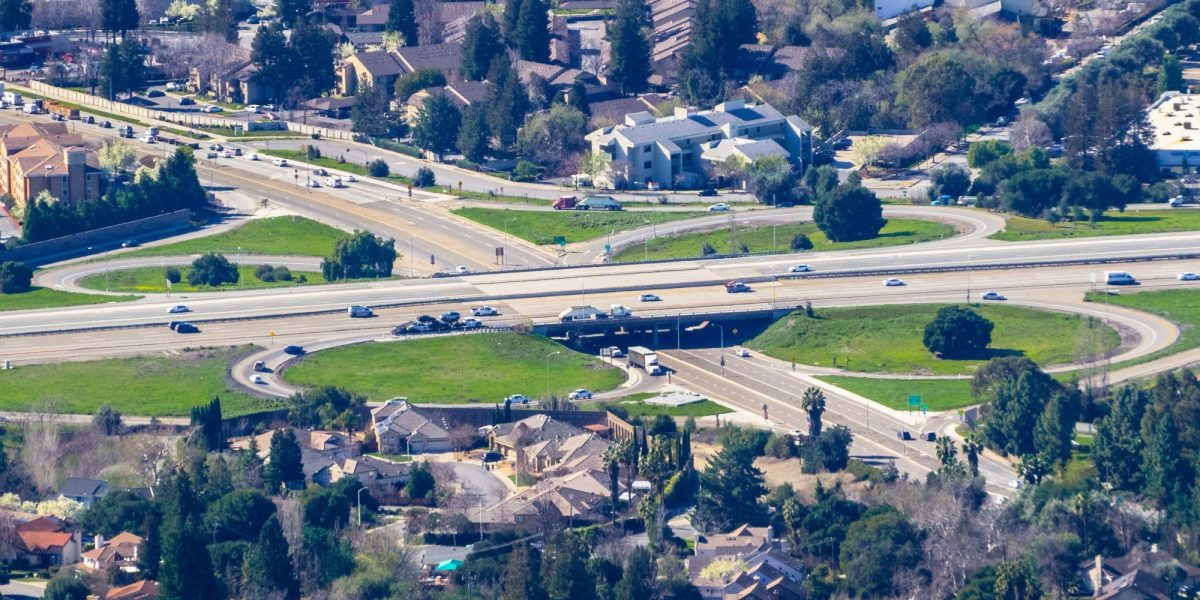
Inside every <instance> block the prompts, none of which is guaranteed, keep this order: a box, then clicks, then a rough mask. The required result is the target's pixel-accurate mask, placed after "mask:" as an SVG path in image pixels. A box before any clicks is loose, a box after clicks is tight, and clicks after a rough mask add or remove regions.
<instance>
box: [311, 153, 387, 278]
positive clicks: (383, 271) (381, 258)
mask: <svg viewBox="0 0 1200 600" xmlns="http://www.w3.org/2000/svg"><path fill="white" fill-rule="evenodd" d="M385 164H386V163H385ZM395 262H396V241H395V240H387V241H386V242H385V241H383V238H381V237H378V236H376V235H374V234H372V233H371V232H369V231H355V232H354V234H353V235H351V236H349V237H343V238H341V239H339V240H338V241H337V242H335V243H334V245H333V255H332V256H329V257H326V258H325V260H324V261H322V262H321V272H322V274H324V276H325V279H327V280H329V281H337V280H341V279H363V278H380V277H390V276H391V274H392V266H393V265H394V264H395Z"/></svg>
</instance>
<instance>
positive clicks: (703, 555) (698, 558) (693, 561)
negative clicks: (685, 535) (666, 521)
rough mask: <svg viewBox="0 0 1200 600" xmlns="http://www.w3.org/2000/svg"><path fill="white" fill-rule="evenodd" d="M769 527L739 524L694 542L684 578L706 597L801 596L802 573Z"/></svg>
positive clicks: (708, 599) (725, 599)
mask: <svg viewBox="0 0 1200 600" xmlns="http://www.w3.org/2000/svg"><path fill="white" fill-rule="evenodd" d="M774 538H775V531H774V529H773V528H772V527H750V526H749V525H742V526H741V527H738V528H737V529H734V530H733V531H731V532H729V533H725V534H716V535H711V536H708V538H707V539H703V540H699V541H697V542H696V554H695V556H693V557H692V558H690V559H688V561H687V572H688V579H689V580H690V581H691V582H692V584H693V585H695V586H696V588H697V589H699V590H700V596H701V597H703V598H705V599H706V600H734V599H742V598H754V599H761V600H768V599H773V598H797V599H798V598H801V595H800V588H799V586H800V582H801V581H802V580H803V579H804V572H803V571H802V570H801V568H800V567H799V566H798V565H797V564H796V563H795V562H794V561H793V560H792V558H791V557H790V556H789V555H788V553H787V547H786V545H785V544H784V543H783V542H778V541H776V540H775V539H774Z"/></svg>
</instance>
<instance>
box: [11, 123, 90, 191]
mask: <svg viewBox="0 0 1200 600" xmlns="http://www.w3.org/2000/svg"><path fill="white" fill-rule="evenodd" d="M43 190H45V191H47V192H49V193H50V195H51V196H54V197H55V198H58V199H59V200H62V201H64V202H71V203H75V202H81V201H84V200H95V199H97V198H99V197H100V162H99V159H98V158H97V157H96V153H95V152H93V151H91V150H89V149H88V148H86V147H85V146H84V142H83V137H82V136H80V135H78V134H73V133H70V132H69V131H68V130H67V125H66V124H65V123H20V124H17V125H0V193H7V194H8V195H10V196H12V197H13V199H14V200H15V201H16V203H17V204H18V205H20V206H23V205H24V204H25V203H26V202H28V201H29V200H31V199H33V198H36V197H37V195H38V194H40V193H41V192H42V191H43Z"/></svg>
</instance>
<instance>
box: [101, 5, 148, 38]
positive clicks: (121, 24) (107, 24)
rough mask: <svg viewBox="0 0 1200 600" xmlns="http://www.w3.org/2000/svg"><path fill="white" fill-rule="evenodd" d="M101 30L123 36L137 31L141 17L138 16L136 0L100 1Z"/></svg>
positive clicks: (114, 35) (114, 36)
mask: <svg viewBox="0 0 1200 600" xmlns="http://www.w3.org/2000/svg"><path fill="white" fill-rule="evenodd" d="M100 14H101V15H103V16H102V18H101V27H100V28H101V29H103V30H104V31H107V32H109V33H111V34H113V39H114V40H115V39H116V34H118V33H119V34H121V37H124V36H125V32H127V31H131V30H134V29H137V27H138V22H139V21H140V20H141V16H140V15H139V14H138V7H137V0H100Z"/></svg>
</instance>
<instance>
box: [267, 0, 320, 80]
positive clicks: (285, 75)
mask: <svg viewBox="0 0 1200 600" xmlns="http://www.w3.org/2000/svg"><path fill="white" fill-rule="evenodd" d="M278 2H280V3H285V2H286V3H288V4H303V3H305V2H307V0H278ZM280 8H282V7H280ZM305 14H307V11H305ZM280 15H281V17H282V18H283V19H284V22H287V23H291V22H292V21H293V19H291V18H288V17H286V16H283V15H284V13H282V12H281V13H280ZM331 58H332V57H331ZM250 60H251V62H253V63H254V66H255V67H257V70H256V71H255V73H254V75H253V78H254V81H255V82H256V83H258V84H259V85H261V86H263V89H264V90H266V93H267V97H268V98H271V99H272V100H275V101H277V102H278V101H280V100H282V99H283V97H284V92H286V91H287V89H288V88H289V87H291V85H292V84H294V83H295V82H296V81H297V80H298V79H299V76H300V74H301V70H302V69H304V68H305V67H304V66H303V65H301V64H300V57H299V56H298V55H297V54H296V51H295V49H294V48H292V46H290V45H289V44H288V41H287V36H286V35H284V33H283V25H282V24H281V23H280V22H279V21H275V22H273V23H271V24H269V25H264V26H260V27H259V28H258V32H256V33H255V34H254V41H253V42H251V45H250Z"/></svg>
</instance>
